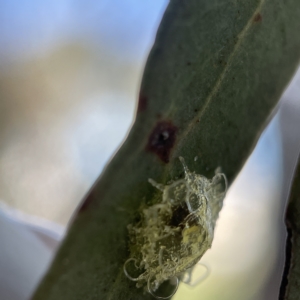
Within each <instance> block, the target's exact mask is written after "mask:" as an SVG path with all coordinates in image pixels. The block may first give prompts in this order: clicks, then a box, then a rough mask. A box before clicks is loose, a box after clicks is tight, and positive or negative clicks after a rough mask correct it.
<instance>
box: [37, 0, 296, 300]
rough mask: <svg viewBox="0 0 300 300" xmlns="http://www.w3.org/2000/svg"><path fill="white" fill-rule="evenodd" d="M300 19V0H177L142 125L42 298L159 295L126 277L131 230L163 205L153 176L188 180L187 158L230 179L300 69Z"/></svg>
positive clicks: (76, 228) (152, 69)
mask: <svg viewBox="0 0 300 300" xmlns="http://www.w3.org/2000/svg"><path fill="white" fill-rule="evenodd" d="M299 16H300V2H299V0H285V1H282V0H260V1H258V0H251V1H250V0H249V1H244V0H230V1H229V0H209V1H207V0H185V1H183V0H171V1H170V4H169V6H168V8H167V10H166V12H165V15H164V17H163V20H162V22H161V25H160V27H159V30H158V34H157V38H156V41H155V44H154V46H153V49H152V51H151V53H150V57H149V59H148V62H147V65H146V68H145V72H144V76H143V80H142V85H141V93H140V100H139V107H138V112H137V116H136V121H135V124H134V126H133V128H132V130H131V131H130V134H129V136H128V138H127V140H126V142H125V143H124V144H123V146H122V148H121V149H120V150H119V151H118V153H117V154H116V155H115V157H114V158H113V160H112V161H111V162H110V164H109V165H108V166H107V168H106V170H105V171H104V172H103V174H102V175H101V177H100V179H99V180H98V182H97V183H96V184H95V185H94V186H93V188H92V189H91V191H90V193H89V195H88V196H87V198H86V199H85V201H84V203H83V205H82V207H81V209H80V210H79V211H78V214H77V216H76V217H75V219H74V222H73V224H72V226H71V227H70V230H69V233H68V235H67V237H66V238H65V240H64V242H63V244H62V246H61V248H60V250H59V251H58V253H57V256H56V258H55V260H54V262H53V264H52V266H51V268H50V270H49V272H48V274H47V275H46V276H45V278H44V280H43V281H42V283H41V285H40V287H39V288H38V290H37V291H36V293H35V295H34V297H33V299H34V300H50V299H51V300H66V299H72V300H76V299H78V300H79V299H80V300H82V299H85V300H89V299H110V300H113V299H118V300H121V299H126V300H129V299H131V300H137V299H151V296H150V295H148V294H145V295H143V289H137V288H136V287H135V285H134V283H132V282H130V281H129V280H128V279H127V278H126V277H125V275H124V273H123V264H124V262H125V261H126V259H127V258H128V257H129V251H128V231H127V225H128V224H130V223H133V222H134V219H135V218H136V216H137V212H138V210H139V207H140V206H141V204H142V203H144V204H145V203H147V204H150V205H151V203H153V201H154V199H155V195H156V194H155V193H156V191H155V189H154V188H153V187H152V186H151V185H150V184H149V183H148V178H153V179H154V180H155V181H156V182H159V183H162V184H166V182H168V181H169V180H171V179H175V178H177V177H178V178H182V177H183V170H182V166H181V165H180V162H179V160H178V157H179V156H182V157H184V159H185V161H186V164H187V166H188V167H189V169H190V170H191V171H196V173H198V174H202V175H204V176H206V177H208V178H212V176H213V174H214V170H215V169H216V168H217V167H219V166H220V167H221V168H222V172H224V173H225V174H226V176H227V178H228V180H229V183H231V182H232V180H233V179H234V178H235V176H237V174H238V172H239V171H240V169H241V167H242V166H243V164H244V162H245V160H246V159H247V157H248V155H249V154H250V152H251V151H252V149H253V147H254V145H255V142H256V141H257V138H258V136H259V133H260V132H261V130H262V128H263V126H264V125H265V124H266V120H267V118H268V117H269V116H270V113H271V112H272V110H273V109H274V106H275V105H276V103H277V101H278V99H279V98H280V95H281V93H282V92H283V90H284V88H285V86H286V85H287V83H288V81H289V79H290V78H291V76H292V75H293V73H294V71H295V69H296V66H297V65H298V62H299V56H300V35H299V28H300V18H299ZM137 26H138V25H137ZM196 156H197V157H198V160H196V161H194V158H195V157H196Z"/></svg>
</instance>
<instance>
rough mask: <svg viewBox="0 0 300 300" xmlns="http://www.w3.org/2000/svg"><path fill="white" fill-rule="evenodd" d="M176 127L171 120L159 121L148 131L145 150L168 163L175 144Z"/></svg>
mask: <svg viewBox="0 0 300 300" xmlns="http://www.w3.org/2000/svg"><path fill="white" fill-rule="evenodd" d="M176 133H177V127H176V126H175V125H173V123H172V122H171V121H159V122H158V123H157V124H156V126H155V127H154V128H153V130H152V132H151V133H150V136H149V139H148V143H147V146H146V150H147V151H149V152H152V153H154V154H156V155H157V156H158V157H159V158H160V159H161V160H162V161H163V162H165V163H168V162H169V157H170V153H171V150H172V148H173V146H174V144H175V140H176Z"/></svg>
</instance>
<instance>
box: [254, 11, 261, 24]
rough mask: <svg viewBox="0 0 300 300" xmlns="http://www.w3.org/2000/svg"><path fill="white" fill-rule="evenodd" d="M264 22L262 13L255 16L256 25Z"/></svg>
mask: <svg viewBox="0 0 300 300" xmlns="http://www.w3.org/2000/svg"><path fill="white" fill-rule="evenodd" d="M261 21H262V15H261V14H260V13H257V14H255V16H254V18H253V22H254V23H259V22H261Z"/></svg>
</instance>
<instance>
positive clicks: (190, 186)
mask: <svg viewBox="0 0 300 300" xmlns="http://www.w3.org/2000/svg"><path fill="white" fill-rule="evenodd" d="M179 159H180V161H181V163H182V165H183V168H184V173H185V177H184V178H183V179H180V180H177V181H174V182H173V183H171V184H169V185H162V184H159V183H156V182H155V181H154V180H153V179H149V182H150V183H151V184H152V185H153V186H154V187H156V188H157V189H158V190H160V191H161V192H162V200H161V201H160V202H159V203H156V204H154V205H152V206H149V207H147V208H145V209H143V210H142V214H141V220H140V221H139V222H138V223H137V224H130V225H128V231H129V238H130V251H131V257H130V258H129V259H128V260H127V261H126V262H125V264H124V273H125V275H126V276H127V277H128V278H129V279H130V280H133V281H136V282H137V287H142V286H146V287H147V290H148V292H149V293H150V294H152V295H153V296H155V297H157V298H161V299H167V298H169V297H171V296H172V295H174V293H175V292H176V290H177V287H178V284H179V279H180V278H181V277H182V275H183V274H184V272H186V271H188V270H189V269H190V268H192V267H193V266H194V265H195V264H196V263H197V262H198V261H199V260H200V258H201V257H202V256H203V254H204V253H205V252H206V250H207V249H209V248H210V247H211V244H212V241H213V235H214V228H215V224H216V220H217V218H218V215H219V212H220V210H221V208H222V205H223V199H224V197H225V193H226V190H227V180H226V176H225V175H224V174H222V173H216V175H215V176H214V177H213V178H212V179H211V180H210V179H207V178H206V177H204V176H202V175H198V174H195V172H190V171H189V169H188V168H187V166H186V164H185V161H184V159H183V158H182V157H180V158H179ZM130 262H134V265H135V268H136V269H137V270H139V271H140V274H139V275H138V276H136V277H132V276H131V275H129V270H128V264H129V263H130ZM170 279H175V280H176V288H175V289H174V291H173V293H172V295H169V296H168V297H159V296H158V295H156V294H155V292H156V291H157V289H158V288H159V286H160V285H161V284H162V283H163V282H164V281H166V280H170Z"/></svg>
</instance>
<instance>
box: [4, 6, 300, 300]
mask: <svg viewBox="0 0 300 300" xmlns="http://www.w3.org/2000/svg"><path fill="white" fill-rule="evenodd" d="M166 5H167V1H166V0H156V1H153V0H143V1H138V0H110V1H108V0H102V1H96V0H89V1H84V2H83V1H78V0H55V1H50V0H45V1H38V0H29V1H26V2H22V1H17V0H5V1H3V0H0V44H1V48H0V96H1V98H0V99H1V100H0V138H1V141H2V142H1V144H0V199H1V200H0V241H1V242H0V295H1V297H0V299H3V300H26V299H28V298H29V297H30V295H31V293H32V292H33V290H34V288H35V287H36V285H37V283H38V281H39V280H40V278H41V276H42V274H44V272H45V270H46V268H47V266H48V264H49V262H50V260H51V258H52V256H53V254H54V251H55V249H56V248H57V246H58V243H59V241H60V240H61V238H62V237H63V235H64V232H65V226H66V224H67V223H68V221H69V219H70V217H71V215H72V213H73V211H74V209H75V208H76V206H77V205H78V203H79V201H80V200H81V199H82V197H83V195H84V194H85V193H86V192H87V190H88V189H89V188H90V186H91V185H92V184H93V182H94V181H95V179H96V178H97V177H98V175H99V174H100V172H101V170H102V168H103V166H104V165H105V164H106V163H107V161H108V160H109V158H110V157H111V155H112V154H113V153H114V152H115V151H116V149H117V148H118V147H119V145H120V143H121V142H122V140H123V139H124V138H125V136H126V134H127V132H128V130H129V128H130V125H131V124H132V121H133V118H134V112H135V106H136V98H137V93H138V89H139V83H140V78H141V75H142V72H143V66H144V63H145V60H146V58H147V54H148V52H149V49H150V47H151V44H152V42H153V38H154V35H155V32H156V28H157V26H158V23H159V20H160V18H161V16H162V13H163V11H164V9H165V7H166ZM299 98H300V73H299V74H298V76H297V77H295V79H294V81H293V82H292V83H291V85H290V87H289V89H287V91H286V93H285V94H284V95H283V99H282V103H283V105H282V107H281V109H280V110H279V113H278V114H277V115H276V116H275V118H274V119H273V120H272V122H271V123H270V125H269V126H268V128H267V130H266V131H265V132H264V134H263V135H262V137H261V139H260V141H259V143H258V145H257V147H256V148H255V151H254V152H253V154H252V156H251V157H250V158H249V160H248V162H247V164H246V165H245V167H244V169H243V171H242V172H241V174H240V176H239V177H238V178H237V180H236V181H235V183H234V184H233V185H232V187H231V188H230V190H229V192H228V196H227V197H226V200H225V205H224V209H223V210H222V213H221V216H220V219H219V221H218V224H217V229H216V234H215V240H214V243H213V247H212V249H211V250H209V251H208V252H207V253H206V254H205V256H204V257H203V259H202V263H204V264H205V265H206V266H207V267H208V268H209V269H210V275H209V276H208V278H207V279H206V280H205V281H203V282H202V283H200V284H199V285H197V286H196V287H195V288H193V289H191V288H190V287H187V286H185V285H181V286H180V288H179V291H178V293H177V294H176V295H175V297H174V299H175V300H183V299H191V300H193V299H195V300H196V299H199V300H200V299H201V300H220V299H222V300H273V299H276V295H277V293H278V290H279V285H280V276H281V272H282V268H283V255H284V254H283V251H284V247H285V245H284V239H285V236H284V234H285V232H284V226H283V210H284V202H285V199H286V194H287V184H288V182H289V181H290V177H291V173H292V169H293V165H294V164H295V160H296V157H297V154H298V151H299V142H300V136H299V135H300V133H299V132H297V130H293V128H295V127H296V126H298V127H299V125H300V124H299V123H300V120H299V118H298V115H299V113H300V101H299V100H300V99H299ZM297 102H298V104H297ZM297 121H298V124H297ZM289 126H290V127H289ZM296 128H297V127H296ZM293 131H294V132H293ZM282 132H284V135H283V136H282ZM295 137H296V138H295Z"/></svg>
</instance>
